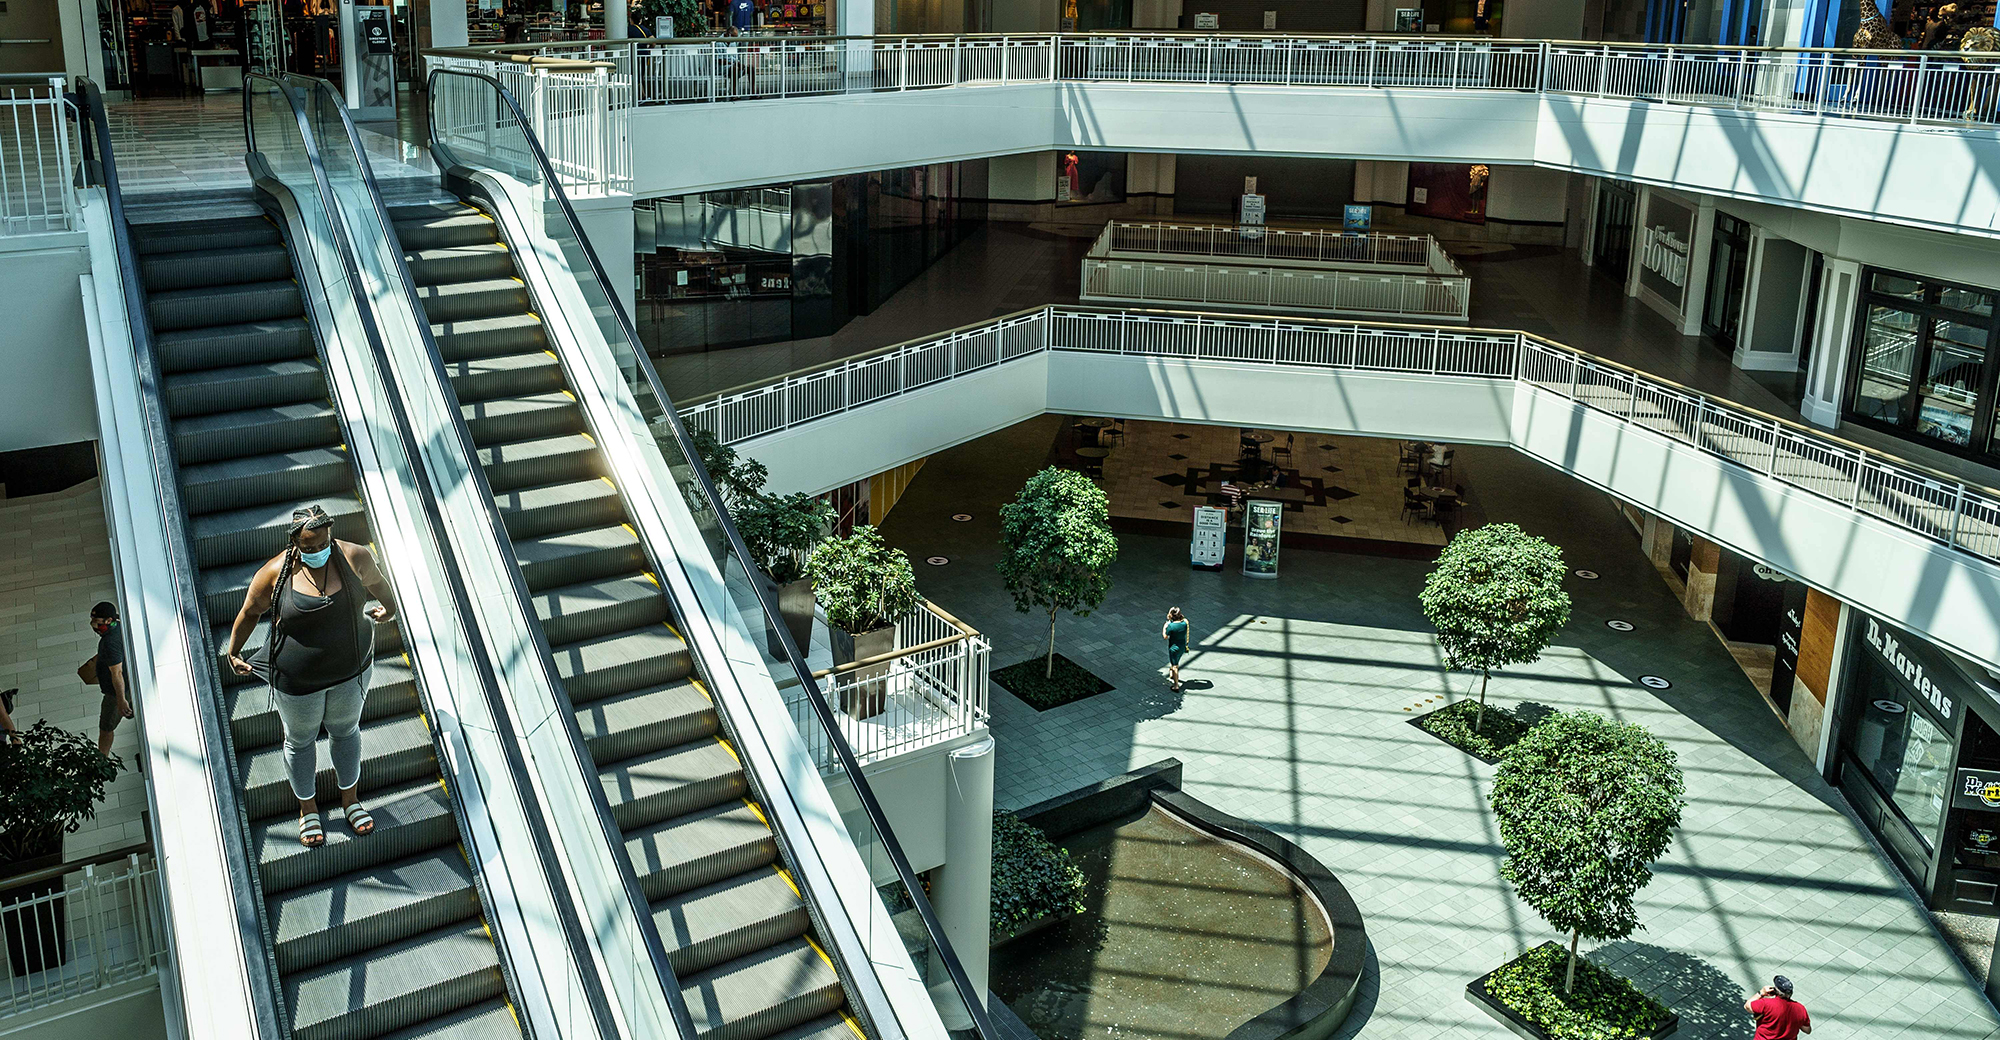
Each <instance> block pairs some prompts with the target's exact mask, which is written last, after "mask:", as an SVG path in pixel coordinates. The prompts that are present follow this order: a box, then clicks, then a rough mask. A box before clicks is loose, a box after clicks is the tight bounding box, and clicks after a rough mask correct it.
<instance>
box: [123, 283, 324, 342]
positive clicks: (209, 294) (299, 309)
mask: <svg viewBox="0 0 2000 1040" xmlns="http://www.w3.org/2000/svg"><path fill="white" fill-rule="evenodd" d="M305 307H306V303H305V298H304V297H303V296H301V295H300V294H299V287H298V285H297V284H296V283H294V282H291V281H282V282H277V281H273V282H248V283H245V284H241V285H216V286H209V287H207V288H203V289H175V290H172V291H169V292H155V293H148V294H147V295H146V313H147V315H149V316H150V318H151V320H152V323H153V331H154V332H173V331H175V330H178V329H198V328H203V327H206V326H209V325H237V324H241V323H243V322H247V321H268V320H270V319H272V318H296V317H298V316H300V315H302V314H304V313H305V312H306V311H305Z"/></svg>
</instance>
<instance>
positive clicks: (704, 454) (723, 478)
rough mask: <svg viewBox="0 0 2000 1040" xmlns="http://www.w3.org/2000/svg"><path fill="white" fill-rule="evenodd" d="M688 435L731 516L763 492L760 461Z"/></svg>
mask: <svg viewBox="0 0 2000 1040" xmlns="http://www.w3.org/2000/svg"><path fill="white" fill-rule="evenodd" d="M676 24H679V23H678V22H676ZM688 439H689V440H691V441H693V442H694V451H695V454H697V455H699V456H701V466H702V468H703V469H705V470H707V471H708V479H710V480H712V481H714V482H715V490H716V493H718V494H720V495H721V496H722V505H723V507H724V508H726V509H728V510H729V514H730V515H731V516H734V515H736V511H737V510H738V509H740V508H742V506H743V504H744V503H746V502H748V501H750V500H751V499H754V498H756V497H757V496H758V495H760V494H762V493H763V491H764V482H765V481H767V480H769V479H770V477H771V471H770V469H769V468H767V467H766V466H765V465H764V464H763V463H761V462H758V461H757V460H756V459H752V458H746V457H744V456H742V455H739V454H737V452H736V449H735V448H732V447H730V446H729V445H727V444H724V443H722V441H720V440H718V439H717V438H716V436H715V434H712V433H710V432H708V431H707V430H702V429H696V430H693V431H691V432H690V433H689V434H688Z"/></svg>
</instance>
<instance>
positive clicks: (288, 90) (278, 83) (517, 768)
mask: <svg viewBox="0 0 2000 1040" xmlns="http://www.w3.org/2000/svg"><path fill="white" fill-rule="evenodd" d="M259 80H263V81H266V82H269V83H271V84H272V85H273V86H274V87H276V88H277V92H278V93H279V94H282V95H283V96H284V98H285V102H286V104H287V105H289V106H290V107H291V110H292V115H293V117H294V118H296V119H297V121H298V125H299V135H300V138H301V139H302V140H303V142H304V144H305V152H306V157H307V158H308V160H310V164H311V167H312V172H313V183H314V185H315V186H316V187H317V189H318V191H319V196H320V203H321V205H322V206H323V207H325V209H326V212H327V225H328V227H329V228H330V229H331V231H332V234H333V238H334V245H335V251H336V252H337V253H338V254H339V255H340V260H341V267H342V272H343V274H344V275H345V276H346V277H347V279H348V284H350V285H351V286H353V287H354V294H355V306H356V308H357V309H358V310H359V312H360V315H361V319H362V320H361V322H360V324H361V329H362V333H363V336H364V338H365V339H366V340H367V342H368V349H369V353H370V355H371V358H370V360H371V362H372V363H373V364H374V366H375V368H376V370H377V371H378V372H379V373H381V377H382V384H383V388H384V392H385V396H386V398H387V400H388V402H389V411H390V416H389V418H390V421H391V425H393V426H394V427H395V430H396V438H397V439H398V440H399V441H401V442H402V449H403V452H404V454H405V455H406V456H407V457H408V458H409V460H410V464H411V465H412V466H413V467H414V466H421V465H422V458H423V455H422V453H421V444H420V442H419V441H418V439H417V436H416V432H415V429H414V427H413V426H412V424H411V423H410V418H409V413H408V408H407V407H406V406H405V405H404V403H403V398H402V393H401V391H400V389H399V388H398V387H397V385H396V380H395V378H394V376H393V372H394V369H392V368H391V367H390V364H389V353H388V349H387V348H386V347H385V346H384V345H383V343H382V337H381V333H380V331H379V330H378V328H377V326H376V321H377V320H378V319H377V318H376V317H375V315H374V309H373V308H372V307H371V306H370V305H369V302H368V299H367V293H366V291H365V290H364V289H363V286H365V285H366V284H367V283H366V282H365V281H364V280H363V279H362V277H361V273H360V265H359V262H358V261H357V260H356V258H355V253H354V244H353V242H352V241H351V240H350V239H349V237H348V235H347V231H346V227H345V225H344V223H343V222H342V220H341V219H340V215H339V214H340V213H341V207H340V203H339V198H338V196H337V195H335V193H334V191H333V185H332V183H331V181H330V180H329V179H328V177H327V173H326V167H325V165H324V163H323V162H322V161H321V159H320V156H319V147H318V137H317V135H316V134H315V133H314V132H313V129H312V124H311V121H310V120H309V119H308V118H307V116H306V112H305V108H304V107H303V106H302V105H301V104H300V99H299V98H298V97H297V96H295V95H294V94H293V93H292V90H293V89H294V88H295V87H296V88H297V89H300V90H311V89H316V88H315V87H314V86H313V84H319V83H325V82H326V81H324V80H314V79H311V78H310V77H305V76H299V75H296V74H294V73H279V74H276V75H273V74H270V73H262V72H252V73H250V74H248V75H246V76H245V77H244V90H243V113H244V114H243V132H244V142H245V145H246V147H247V149H248V150H249V151H250V152H251V153H252V154H256V153H257V142H256V133H255V130H254V124H253V121H252V120H251V118H250V105H251V102H252V94H253V91H252V90H251V84H253V83H255V82H256V81H259ZM335 110H336V111H338V112H339V113H340V117H341V122H342V124H343V125H344V126H345V127H346V130H347V133H348V135H349V137H348V143H349V144H350V145H351V146H353V147H354V148H355V150H356V152H355V158H356V161H357V163H358V164H359V166H360V168H361V172H362V175H363V177H364V178H365V183H366V185H367V187H368V193H369V196H370V197H371V198H372V199H373V200H374V201H375V205H376V206H377V207H378V208H379V207H380V206H381V194H380V192H379V191H378V190H377V187H376V184H375V178H374V175H373V173H372V172H371V171H370V170H369V167H368V162H367V158H366V156H367V153H366V152H363V151H361V150H360V139H359V137H358V136H357V135H356V134H355V131H354V124H353V122H352V121H351V120H349V118H348V115H347V108H346V106H345V105H336V106H335ZM399 256H400V254H399ZM408 273H409V272H408V271H407V270H405V271H403V272H402V274H403V276H404V284H405V287H406V288H407V287H408ZM419 313H420V314H421V313H422V312H421V311H419ZM424 334H425V339H426V341H428V339H429V334H430V330H429V328H428V327H426V328H425V329H424ZM432 349H433V352H434V353H435V349H436V348H435V346H434V345H433V348H432ZM453 425H454V426H457V425H458V424H453ZM477 457H478V456H476V455H472V456H468V459H476V458H477ZM470 468H472V469H474V470H477V469H478V467H477V466H476V465H473V466H471V467H470ZM414 483H415V485H416V489H415V490H416V493H417V499H418V502H419V504H420V505H421V508H422V512H423V517H424V523H425V526H426V527H427V528H428V529H429V530H428V533H429V535H430V538H431V541H432V542H433V544H435V545H436V547H437V552H438V555H439V557H440V559H441V561H442V563H443V571H444V575H445V586H446V588H447V589H448V590H449V592H450V594H451V599H452V608H453V610H454V611H455V612H456V613H457V614H458V617H459V621H460V630H461V631H462V632H463V633H464V637H465V640H466V645H467V648H468V650H469V651H470V653H469V654H468V656H469V657H471V658H472V662H473V666H474V668H475V669H477V672H478V675H479V686H480V692H481V693H482V694H483V696H484V697H485V699H486V702H487V705H488V710H489V713H490V714H491V716H492V718H493V725H494V729H495V732H496V734H497V735H498V737H499V740H498V744H499V746H500V747H501V748H502V749H504V751H505V754H506V763H505V765H506V769H507V772H508V774H509V776H510V777H511V782H512V784H513V786H514V788H515V790H516V791H517V792H518V794H519V797H520V799H521V802H522V805H523V807H524V808H525V809H526V810H527V812H526V816H527V817H528V819H527V821H526V822H527V825H528V827H527V830H528V833H529V834H530V835H531V836H532V839H533V841H534V845H535V853H536V855H537V857H538V858H539V859H540V861H541V863H542V867H543V872H544V875H545V876H547V877H550V878H555V877H559V876H560V871H559V869H558V868H557V866H556V864H557V863H558V860H557V857H556V854H555V848H554V843H553V840H552V839H551V838H550V836H549V833H548V830H547V823H546V820H545V818H544V814H543V812H542V811H541V808H540V805H539V802H538V800H537V799H536V796H535V789H534V785H533V784H532V783H531V782H530V781H529V778H528V766H527V762H526V760H525V759H524V758H523V756H522V753H521V742H520V739H519V737H518V735H517V734H515V732H514V729H513V723H512V720H511V718H510V717H509V715H508V713H507V711H506V706H505V705H504V704H502V703H501V701H500V692H499V690H500V681H499V677H498V675H496V674H495V672H494V670H493V664H492V659H491V656H492V655H491V654H490V653H489V652H488V651H487V648H486V644H485V642H484V640H483V638H482V636H481V635H480V632H479V628H478V626H477V625H474V624H472V623H471V619H472V618H473V617H474V616H475V615H474V614H473V608H472V599H471V596H470V595H468V594H467V592H466V590H465V584H464V578H463V575H462V574H461V572H460V569H459V563H458V559H457V555H456V553H454V552H453V550H452V546H451V542H450V541H449V540H448V539H447V538H445V536H444V530H445V525H444V516H443V511H442V510H441V509H440V508H439V506H438V502H437V495H436V491H435V489H434V488H433V487H432V486H431V483H430V481H428V480H422V479H419V480H416V481H414ZM431 732H432V734H433V738H434V739H435V737H436V734H437V733H438V730H437V727H435V726H433V727H431ZM445 787H446V789H447V792H448V793H449V795H450V797H451V799H452V802H453V804H454V807H455V808H456V809H457V816H458V819H459V820H460V821H461V826H464V823H463V821H465V820H466V819H467V817H466V808H467V807H466V805H465V802H464V796H463V793H462V792H461V790H460V786H459V785H458V784H456V783H448V784H446V785H445ZM550 887H551V890H552V892H551V894H552V897H553V902H554V903H555V906H556V909H557V913H558V914H559V915H560V916H561V918H562V921H561V926H562V929H563V932H564V934H565V936H566V937H567V938H568V941H569V945H570V949H572V950H580V949H584V948H585V946H584V935H585V934H586V933H585V930H584V928H583V923H582V919H581V918H580V917H579V916H578V914H577V909H576V906H575V905H574V903H573V902H572V901H571V899H570V896H569V892H568V888H567V886H565V885H560V884H553V885H551V886H550ZM494 946H495V948H496V950H497V951H498V952H499V953H500V955H501V957H502V958H506V959H508V960H509V963H510V964H511V958H509V957H508V945H507V944H506V943H502V942H497V941H496V942H495V943H494ZM508 974H509V976H510V977H513V978H518V977H519V973H518V971H517V970H514V969H512V968H510V970H509V972H508ZM578 974H579V975H580V976H581V977H582V979H583V984H584V992H585V996H586V998H587V999H588V1001H589V1003H590V1005H591V1008H590V1011H591V1016H592V1018H593V1019H595V1020H596V1022H597V1028H598V1033H599V1035H600V1036H601V1037H606V1038H609V1037H616V1036H618V1035H619V1032H618V1030H617V1028H616V1026H615V1024H614V1018H613V1016H612V1013H611V1006H610V1000H609V998H608V995H607V994H606V993H605V992H604V990H603V987H602V985H601V983H600V980H599V978H598V975H597V973H596V972H594V971H582V972H579V973H578ZM522 1025H523V1028H524V1029H525V1030H526V1031H527V1032H529V1034H530V1035H533V1029H532V1023H531V1022H523V1023H522ZM689 1035H690V1036H692V1034H689ZM550 1040H553V1038H550Z"/></svg>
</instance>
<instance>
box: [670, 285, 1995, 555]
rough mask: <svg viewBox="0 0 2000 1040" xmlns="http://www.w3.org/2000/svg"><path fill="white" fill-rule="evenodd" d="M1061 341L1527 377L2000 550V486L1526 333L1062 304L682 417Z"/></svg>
mask: <svg viewBox="0 0 2000 1040" xmlns="http://www.w3.org/2000/svg"><path fill="white" fill-rule="evenodd" d="M1049 351H1077V352H1090V353H1100V354H1119V355H1126V356H1132V357H1142V358H1175V359H1192V360H1202V361H1206V362H1216V363H1232V362H1233V363H1239V364H1245V365H1260V366H1274V367H1278V368H1286V367H1298V368H1332V369H1344V370H1352V371H1366V372H1393V373H1407V374H1423V375H1433V376H1448V377H1460V378H1475V379H1495V380H1517V381H1520V382H1524V383H1527V384H1530V385H1531V386H1532V387H1533V388H1534V389H1535V390H1538V391H1542V392H1547V393H1551V394H1555V395H1557V396H1560V397H1564V398H1568V399H1570V400H1573V401H1576V402H1579V403H1581V404H1583V405H1585V406H1588V407H1590V408H1592V409H1595V410H1597V411H1600V412H1603V413H1605V414H1608V415H1611V416H1613V417H1615V418H1617V419H1619V420H1621V421H1622V422H1625V423H1627V424H1630V425H1632V426H1637V427H1642V428H1644V429H1646V430H1649V431H1651V432H1653V433H1654V434H1657V435H1660V436H1663V437H1668V438H1671V439H1673V440H1675V441H1679V442H1681V443H1683V444H1688V445H1692V446H1694V447H1696V448H1698V449H1700V450H1701V451H1704V452H1707V453H1709V454H1712V455H1715V456H1718V457H1721V458H1723V459H1727V460H1729V461H1730V462H1733V463H1736V464H1737V465H1740V466H1742V467H1744V468H1745V469H1748V470H1751V471H1753V472H1755V473H1758V474H1760V475H1762V476H1765V477H1769V478H1771V479H1773V480H1777V481H1780V482H1782V483H1784V484H1787V485H1790V486H1792V487H1795V488H1799V489H1802V490H1805V491H1809V492H1811V493H1813V494H1815V495H1819V496H1822V497H1824V498H1827V499H1831V500H1833V501H1835V502H1838V503H1840V504H1842V505H1844V506H1846V507H1847V508H1850V509H1853V510H1856V511H1859V512H1862V513H1866V514H1868V515H1869V516H1872V517H1875V518H1876V519H1878V520H1881V521H1883V522H1886V523H1889V524H1893V525H1895V526H1897V527H1899V528H1902V529H1904V530H1907V531H1910V532H1913V533H1915V534H1918V535H1921V536H1922V537H1924V538H1928V539H1932V540H1934V541H1937V542H1942V543H1944V544H1946V545H1949V546H1951V547H1953V548H1955V549H1958V550H1961V551H1963V552H1966V553H1969V554H1971V555H1973V556H1976V557H1979V558H1981V559H1984V560H1988V561H1994V562H2000V491H1996V490H1993V489H1990V488H1985V487H1981V486H1979V485H1975V484H1971V483H1969V482H1966V481H1962V480H1959V479H1957V478H1955V477H1952V476H1950V475H1948V474H1944V473H1939V472H1936V471H1934V470H1930V469H1927V468H1925V467H1922V466H1919V465H1916V464H1914V463H1910V462H1906V461H1904V460H1902V459H1898V458H1896V457H1894V456H1891V455H1888V454H1886V453H1884V452H1879V451H1876V450H1874V449H1871V448H1864V447H1862V446H1860V445H1857V444H1854V443H1852V442H1849V441H1845V440H1842V439H1840V438H1838V437H1834V436H1830V435H1828V434H1825V433H1821V432H1819V431H1817V430H1814V429H1811V428H1810V427H1807V426H1804V425H1801V424H1799V423H1794V422H1791V421H1788V420H1785V419H1780V418H1777V417H1774V416H1770V415H1766V414H1764V413H1762V412H1758V411H1755V410H1753V409H1749V408H1744V407H1742V406H1740V405H1736V404H1731V403H1729V402H1726V401H1718V400H1715V399H1713V398H1710V397H1708V396H1707V395H1705V394H1702V393H1700V392H1699V391H1696V390H1692V389H1689V388H1687V387H1684V386H1681V385H1679V384H1677V383H1673V382H1670V381H1668V380H1664V379H1657V378H1654V377H1652V376H1648V375H1646V374H1645V373H1642V372H1637V371H1634V370H1633V369H1630V368H1627V367H1625V366H1623V365H1620V364H1618V363H1617V362H1614V361H1609V360H1606V359H1603V358H1598V357H1594V356H1592V355H1589V354H1585V353H1583V352H1582V351H1578V350H1572V349H1570V348H1568V347H1565V346H1563V345H1561V344H1558V343H1554V342H1551V341H1549V340H1545V339H1542V338H1540V337H1537V336H1531V335H1528V334H1527V333H1522V332H1499V331H1486V330H1478V329H1446V328H1428V329H1427V328H1420V327H1413V326H1409V325H1375V324H1366V323H1360V322H1337V321H1325V320H1315V319H1306V318H1268V317H1258V316H1245V315H1228V316H1206V315H1192V314H1176V313H1170V312H1164V311H1138V310H1132V311H1127V310H1113V309H1108V308H1094V307H1076V306H1050V307H1040V308H1036V309H1034V310H1029V311H1022V312H1020V313H1017V314H1012V315H1008V316H1006V317H1003V318H996V319H993V320H991V321H987V322H982V323H980V324H977V325H971V326H967V327H965V328H962V329H955V330H953V331H951V332H947V333H943V334H940V335H938V336H932V337H928V338H925V339H919V340H913V341H911V342H908V343H903V344H899V345H896V346H892V347H887V348H884V349H883V350H880V351H877V352H875V353H872V354H867V355H864V356H861V357H856V358H849V359H847V360H845V361H841V362H839V363H837V364H834V365H830V366H827V367H824V368H820V369H814V370H810V371H805V372H799V373H794V374H792V375H788V376H785V377H783V378H781V379H779V380H777V381H776V382H772V383H769V384H766V385H761V386H754V387H749V388H743V389H737V390H731V391H725V392H724V393H722V394H720V395H717V396H716V397H714V398H711V399H708V400H705V401H701V402H698V403H694V404H691V405H689V406H688V407H686V408H684V409H683V410H682V412H681V415H682V417H683V419H684V420H685V421H686V422H687V423H688V425H689V426H693V427H699V428H701V429H705V430H708V431H710V432H712V433H714V434H715V435H716V436H717V437H719V438H720V439H721V440H722V441H723V442H724V443H728V444H736V443H741V442H743V441H747V440H751V439H753V438H756V437H762V436H766V435H768V434H772V433H777V432H780V431H783V430H788V429H792V428H795V427H798V426H802V425H804V424H806V423H810V422H814V421H816V420H819V419H823V418H826V417H828V416H832V415H836V414H839V413H842V412H848V411H852V410H854V409H857V408H863V407H866V406H868V405H870V404H874V403H876V402H878V401H884V400H888V399H890V398H893V397H896V396H899V395H901V394H906V393H911V392H914V391H918V390H922V389H924V388H926V387H930V386H935V385H938V384H940V383H943V382H945V381H947V380H951V379H956V378H960V377H963V376H967V375H971V374H974V373H977V372H979V371H981V370H983V369H986V368H990V367H992V366H994V365H1000V364H1006V363H1008V362H1010V361H1014V360H1017V359H1019V358H1023V357H1029V356H1033V355H1036V354H1041V353H1045V352H1049Z"/></svg>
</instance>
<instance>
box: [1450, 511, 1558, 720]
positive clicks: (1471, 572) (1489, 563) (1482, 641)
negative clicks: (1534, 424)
mask: <svg viewBox="0 0 2000 1040" xmlns="http://www.w3.org/2000/svg"><path fill="white" fill-rule="evenodd" d="M1562 584H1563V557H1562V550H1561V549H1558V548H1556V547H1555V546H1554V545H1552V544H1550V543H1549V542H1547V541H1544V540H1543V539H1540V538H1537V537H1535V536H1534V535H1531V534H1529V533H1527V532H1526V531H1523V530H1521V529H1520V528H1519V527H1516V526H1515V525H1513V524H1487V525H1486V526H1484V527H1476V528H1473V529H1472V530H1469V531H1460V532H1459V533H1458V535H1457V536H1456V537H1454V538H1453V539H1452V540H1451V544H1449V545H1447V546H1445V549H1444V552H1443V553H1442V554H1440V555H1439V556H1438V565H1437V569H1436V570H1434V571H1432V572H1431V573H1430V576H1429V577H1427V578H1425V579H1424V591H1423V593H1422V595H1421V596H1420V597H1419V602H1420V603H1421V604H1422V606H1423V610H1424V617H1426V618H1429V619H1430V623H1431V624H1432V625H1435V626H1437V632H1438V648H1439V649H1441V650H1443V651H1444V656H1445V662H1446V663H1447V664H1448V665H1450V666H1451V667H1453V668H1465V669H1476V670H1477V671H1478V672H1479V708H1478V711H1477V713H1476V714H1475V715H1474V717H1473V724H1472V731H1473V733H1474V734H1478V733H1481V732H1482V731H1484V729H1485V728H1486V683H1487V680H1488V679H1490V678H1491V677H1492V674H1493V669H1495V668H1501V667H1505V666H1507V665H1510V664H1526V663H1528V662H1530V661H1533V660H1535V659H1537V658H1539V657H1541V656H1542V651H1543V650H1546V649H1548V646H1549V641H1550V640H1552V639H1554V638H1555V635H1556V633H1557V632H1559V631H1561V630H1562V627H1563V626H1564V625H1567V624H1569V593H1567V592H1564V591H1563V587H1562Z"/></svg>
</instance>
